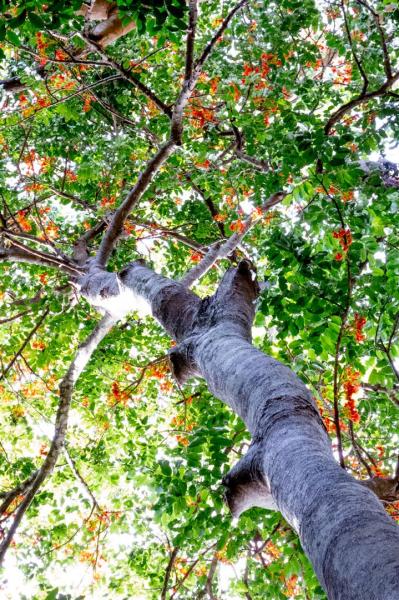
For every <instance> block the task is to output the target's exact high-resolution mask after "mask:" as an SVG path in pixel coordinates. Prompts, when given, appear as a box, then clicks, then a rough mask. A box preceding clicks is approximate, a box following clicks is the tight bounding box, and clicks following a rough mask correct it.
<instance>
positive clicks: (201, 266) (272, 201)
mask: <svg viewBox="0 0 399 600" xmlns="http://www.w3.org/2000/svg"><path fill="white" fill-rule="evenodd" d="M286 195H287V194H286V192H276V193H275V194H273V195H272V196H270V198H269V199H268V200H267V201H266V202H265V204H264V205H263V206H262V216H259V217H257V218H255V219H254V218H253V217H251V216H250V217H248V219H247V220H246V221H244V223H243V226H242V229H241V231H240V232H236V233H233V235H232V236H230V237H229V238H228V239H227V240H226V241H225V242H223V243H220V242H218V243H216V244H213V246H211V248H210V249H209V251H208V252H207V253H206V255H205V256H204V258H203V259H202V260H201V261H200V262H199V263H198V264H197V265H196V266H195V267H193V268H192V269H191V270H190V271H188V272H187V273H186V274H185V275H184V276H183V277H182V278H181V280H180V282H181V283H182V284H183V285H184V286H185V287H191V286H192V285H193V284H194V283H195V282H196V281H197V279H199V278H200V277H202V276H203V275H205V273H207V272H208V271H209V269H210V268H211V267H212V266H213V265H214V264H215V262H216V261H217V260H219V259H221V258H226V257H228V256H229V255H230V254H231V253H232V252H233V251H234V250H235V249H236V248H237V246H238V245H239V244H240V242H241V240H242V239H243V238H244V237H245V235H246V234H247V233H248V231H249V230H250V229H251V228H252V227H253V226H254V225H256V223H258V222H259V221H260V220H261V219H262V218H263V215H264V213H266V212H267V211H268V210H270V208H272V207H273V206H275V205H276V204H279V203H280V202H281V201H282V200H283V198H285V196H286Z"/></svg>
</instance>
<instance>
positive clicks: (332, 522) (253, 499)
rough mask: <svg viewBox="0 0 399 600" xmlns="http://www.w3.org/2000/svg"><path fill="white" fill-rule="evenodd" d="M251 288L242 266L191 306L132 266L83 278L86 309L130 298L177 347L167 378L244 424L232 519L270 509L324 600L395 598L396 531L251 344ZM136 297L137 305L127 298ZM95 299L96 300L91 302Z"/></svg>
mask: <svg viewBox="0 0 399 600" xmlns="http://www.w3.org/2000/svg"><path fill="white" fill-rule="evenodd" d="M257 293H258V285H257V282H256V277H255V273H254V272H253V270H252V269H251V265H250V263H249V262H248V261H243V262H242V263H240V265H239V266H238V268H237V269H230V270H229V271H227V273H226V274H225V276H224V278H223V280H222V282H221V284H220V286H219V288H218V290H217V292H216V294H215V295H214V296H212V297H211V298H206V299H204V300H200V299H199V298H198V297H197V296H196V295H195V294H193V293H192V292H190V291H189V290H187V289H186V288H185V287H184V286H183V285H182V284H180V283H177V282H174V281H171V280H169V279H166V278H164V277H161V276H159V275H157V274H155V273H154V272H153V271H151V270H150V269H148V268H147V267H145V266H144V265H142V264H141V263H133V264H131V265H129V266H128V267H127V268H126V269H125V270H124V271H123V272H122V273H121V274H120V275H119V277H118V279H117V281H116V280H115V276H114V275H111V274H109V273H108V274H105V273H104V272H102V273H101V272H98V273H97V274H92V275H89V276H88V277H87V278H85V280H83V281H82V294H83V295H85V296H86V297H87V298H88V300H89V301H91V302H92V303H93V304H96V300H97V302H98V303H101V305H102V306H103V307H106V306H107V304H108V300H109V301H110V304H109V306H111V304H112V300H111V297H112V296H113V305H114V304H115V300H116V298H115V295H119V296H118V299H119V306H124V308H125V309H126V311H127V310H132V309H134V308H135V306H133V305H132V302H135V301H137V297H139V298H140V299H141V300H144V301H146V302H147V303H148V304H149V307H150V309H151V312H152V314H153V316H155V317H156V318H157V319H158V320H159V321H160V323H161V324H162V325H163V326H164V328H165V329H166V331H167V332H168V333H169V334H170V335H172V336H173V337H174V338H175V339H176V340H177V342H178V345H177V346H176V347H175V348H174V349H173V350H172V351H171V353H170V358H171V363H172V367H173V370H174V374H175V376H176V377H177V378H178V379H179V380H180V381H184V380H185V379H187V378H188V377H190V376H192V375H200V376H202V377H204V379H205V380H206V382H207V384H208V387H209V390H210V391H211V392H212V393H213V394H215V395H216V396H217V397H218V398H220V399H221V400H223V402H225V403H226V404H228V405H229V406H230V407H231V408H232V410H233V411H234V412H236V413H237V414H238V415H239V416H240V417H241V418H242V419H243V421H244V422H245V424H246V426H247V427H248V429H249V431H250V433H251V435H252V444H251V447H250V449H249V451H248V453H247V455H246V456H245V457H244V458H242V459H241V460H240V461H239V462H238V463H237V464H236V465H235V466H234V467H233V469H232V470H231V471H230V473H228V474H227V475H226V477H225V479H224V484H225V486H226V488H227V500H228V503H229V506H230V508H231V510H232V513H233V514H234V515H237V516H238V515H239V514H240V513H241V512H243V511H244V510H246V509H248V508H250V507H251V506H261V507H265V508H277V509H278V510H280V511H281V513H282V514H283V515H284V517H285V518H286V519H287V521H288V522H289V523H290V524H291V525H292V527H293V528H294V529H295V530H296V531H297V533H298V535H299V537H300V540H301V543H302V546H303V548H304V550H305V552H306V553H307V555H308V557H309V558H310V560H311V562H312V564H313V567H314V569H315V572H316V574H317V576H318V578H319V580H320V583H321V584H322V585H323V587H324V588H325V590H326V592H327V594H328V597H329V598H330V599H331V600H398V599H399V528H398V527H397V525H396V524H395V523H394V522H393V520H392V519H391V518H390V517H388V515H387V514H386V512H385V510H384V508H383V506H382V504H381V502H380V500H379V499H378V498H377V496H376V495H375V494H374V493H373V492H371V491H370V489H368V488H367V487H366V486H364V485H361V483H359V482H358V481H356V480H355V479H354V478H353V477H351V476H350V475H349V474H348V473H346V472H345V471H344V470H343V469H342V468H341V467H340V466H339V465H338V464H337V462H336V461H335V459H334V457H333V453H332V449H331V443H330V439H329V437H328V435H327V432H326V430H325V428H324V425H323V422H322V420H321V418H320V415H319V413H318V411H317V407H316V405H315V402H314V400H313V399H312V397H311V395H310V393H309V391H308V390H307V388H306V387H305V385H304V384H303V383H302V382H301V381H300V380H299V379H298V377H297V376H296V375H295V374H294V373H293V372H292V371H291V370H290V369H289V368H287V367H286V366H284V365H282V364H281V363H279V362H278V361H276V360H274V359H273V358H270V357H268V356H266V355H265V354H263V353H262V352H260V351H259V350H257V349H256V348H254V347H253V346H252V344H251V325H252V320H253V317H254V313H255V305H254V302H255V301H256V296H257ZM134 298H136V300H134ZM99 299H101V302H99Z"/></svg>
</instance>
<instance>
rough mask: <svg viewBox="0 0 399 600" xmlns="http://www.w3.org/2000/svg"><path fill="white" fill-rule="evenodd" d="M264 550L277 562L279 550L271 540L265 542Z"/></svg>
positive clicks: (279, 554)
mask: <svg viewBox="0 0 399 600" xmlns="http://www.w3.org/2000/svg"><path fill="white" fill-rule="evenodd" d="M265 550H266V552H267V553H268V554H269V556H270V557H271V558H272V559H273V560H277V559H278V558H280V556H281V550H279V549H278V548H277V546H276V545H275V544H273V542H272V541H271V540H269V541H268V542H267V544H266V546H265Z"/></svg>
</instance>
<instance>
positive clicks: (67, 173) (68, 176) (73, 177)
mask: <svg viewBox="0 0 399 600" xmlns="http://www.w3.org/2000/svg"><path fill="white" fill-rule="evenodd" d="M65 179H66V180H67V181H69V182H70V183H72V182H73V181H77V180H78V176H77V175H76V173H74V172H73V171H71V170H70V169H67V170H66V171H65Z"/></svg>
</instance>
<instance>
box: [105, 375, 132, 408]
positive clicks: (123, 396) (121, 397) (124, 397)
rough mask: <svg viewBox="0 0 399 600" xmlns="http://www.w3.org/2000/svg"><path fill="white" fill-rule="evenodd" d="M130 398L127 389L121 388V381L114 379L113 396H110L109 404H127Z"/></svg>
mask: <svg viewBox="0 0 399 600" xmlns="http://www.w3.org/2000/svg"><path fill="white" fill-rule="evenodd" d="M129 398H130V395H129V393H128V392H127V391H126V390H121V389H120V387H119V383H118V382H117V381H113V382H112V386H111V396H110V397H109V398H108V404H109V405H110V406H116V405H117V404H121V405H122V406H127V403H128V402H129Z"/></svg>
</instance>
